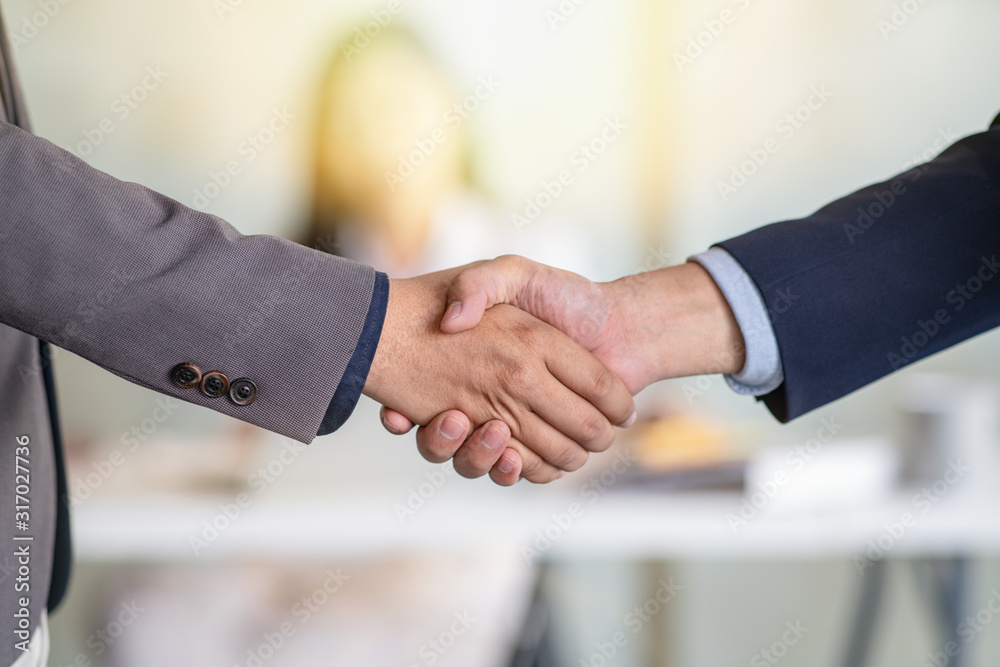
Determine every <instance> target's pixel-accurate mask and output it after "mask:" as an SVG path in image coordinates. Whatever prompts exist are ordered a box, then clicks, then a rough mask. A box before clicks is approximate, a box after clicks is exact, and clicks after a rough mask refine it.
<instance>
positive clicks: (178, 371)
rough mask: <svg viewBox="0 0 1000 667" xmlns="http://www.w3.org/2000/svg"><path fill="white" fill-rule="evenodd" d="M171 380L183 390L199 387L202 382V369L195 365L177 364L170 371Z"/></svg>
mask: <svg viewBox="0 0 1000 667" xmlns="http://www.w3.org/2000/svg"><path fill="white" fill-rule="evenodd" d="M170 379H171V381H173V383H174V384H175V385H177V386H178V387H181V388H182V389H190V388H191V387H197V386H198V384H199V383H200V382H201V369H200V368H198V367H197V366H195V365H194V364H177V365H176V366H174V368H173V370H171V371H170Z"/></svg>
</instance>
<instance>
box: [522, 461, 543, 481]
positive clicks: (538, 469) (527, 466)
mask: <svg viewBox="0 0 1000 667" xmlns="http://www.w3.org/2000/svg"><path fill="white" fill-rule="evenodd" d="M522 461H523V463H522V464H521V477H524V478H525V479H526V480H528V481H531V482H533V481H535V478H536V477H538V476H539V475H540V474H541V473H542V471H544V470H545V468H546V467H547V466H546V465H545V464H544V463H542V462H541V461H540V460H538V459H536V458H534V457H532V458H531V459H530V460H528V461H524V458H523V457H522Z"/></svg>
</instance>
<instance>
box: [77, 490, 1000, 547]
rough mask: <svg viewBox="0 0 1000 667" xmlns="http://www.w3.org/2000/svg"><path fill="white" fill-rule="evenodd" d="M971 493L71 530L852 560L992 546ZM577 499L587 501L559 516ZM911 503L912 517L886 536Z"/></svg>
mask: <svg viewBox="0 0 1000 667" xmlns="http://www.w3.org/2000/svg"><path fill="white" fill-rule="evenodd" d="M998 486H1000V485H998ZM967 491H969V490H967V489H957V490H955V491H954V492H953V493H952V494H951V495H949V496H947V497H945V498H943V499H941V500H940V501H939V502H938V503H936V504H934V505H933V506H932V507H931V508H930V509H929V510H928V511H927V512H926V513H923V514H921V513H920V512H919V510H918V509H916V508H915V506H914V503H913V502H912V498H913V495H914V492H913V491H908V492H905V493H904V492H900V493H899V495H898V496H893V497H890V498H887V499H885V500H884V501H883V502H881V503H878V504H877V505H874V506H871V507H866V508H864V509H854V510H850V511H843V512H826V513H823V514H813V515H802V516H797V517H796V516H780V517H778V516H769V515H767V514H765V513H763V512H762V513H761V515H760V516H757V517H755V518H754V519H752V520H750V521H749V522H748V524H747V525H745V526H743V527H741V528H740V529H739V530H738V531H737V532H735V533H734V531H733V529H732V528H731V527H730V525H729V521H728V516H729V515H730V514H737V513H738V512H739V508H740V503H741V502H742V500H743V498H742V496H741V495H739V494H736V493H677V494H662V493H646V492H641V493H640V492H630V491H621V492H618V491H612V492H609V493H606V494H605V495H603V496H600V497H599V498H598V499H597V500H596V501H595V502H593V503H588V502H587V501H586V500H585V499H582V498H581V497H580V496H574V495H565V496H561V495H559V494H554V493H553V494H542V493H533V494H516V493H511V494H510V497H509V498H506V499H503V500H498V496H496V495H487V494H484V495H482V496H480V495H478V494H477V493H472V492H470V493H463V494H450V495H449V497H440V498H434V499H432V501H431V502H428V503H427V505H426V506H424V507H422V508H420V509H418V510H417V511H416V513H415V515H414V516H412V517H410V518H409V519H408V520H407V521H406V522H405V523H402V522H401V521H400V519H399V517H398V516H397V514H396V511H395V510H394V504H393V502H394V500H393V501H387V500H386V499H385V498H379V497H377V496H373V497H370V498H365V497H357V496H351V497H344V498H341V497H338V496H337V495H336V494H331V495H330V496H328V497H308V498H299V497H288V496H287V495H282V497H280V498H279V497H277V496H273V497H263V498H260V499H258V500H256V501H255V503H254V504H253V505H252V506H251V507H249V508H245V509H241V511H240V514H239V516H237V517H236V518H235V519H228V518H227V519H218V521H217V523H218V525H219V526H226V525H227V523H228V527H224V528H223V529H222V530H220V531H219V535H218V537H217V538H216V539H215V540H214V541H212V542H209V545H208V546H207V548H204V549H202V550H201V553H200V555H196V553H195V549H194V548H193V547H192V545H191V538H192V537H193V536H196V537H200V538H202V539H204V535H203V532H204V528H205V523H204V522H206V521H208V522H211V521H213V520H214V519H217V518H218V517H223V516H225V515H224V514H223V511H222V509H221V508H220V505H221V504H223V503H232V498H217V499H208V498H192V497H141V498H129V499H125V498H113V497H108V498H103V499H102V498H94V499H91V500H89V501H87V502H86V503H84V504H83V505H82V506H80V507H77V508H74V510H73V526H74V531H73V535H74V540H75V548H76V553H77V557H78V558H79V559H81V560H84V561H92V562H118V561H190V560H199V559H212V560H219V559H243V558H257V557H273V558H280V559H302V558H323V559H340V560H352V559H367V558H373V557H379V556H393V555H398V554H402V553H406V552H413V551H416V552H424V553H427V552H435V551H442V552H443V551H448V552H451V551H459V552H461V551H472V550H475V551H481V550H483V549H486V548H490V549H498V548H510V549H517V550H521V549H522V548H523V547H525V546H527V547H530V548H536V547H537V546H538V545H539V544H541V545H544V544H545V542H544V541H542V542H541V543H539V539H540V538H539V536H540V535H544V534H545V533H546V532H548V533H549V537H548V538H546V539H548V541H549V542H550V546H549V547H548V548H544V549H541V550H539V553H540V557H541V558H544V559H577V558H608V559H623V560H640V559H643V560H686V559H740V558H768V559H812V558H830V557H851V556H854V555H861V554H864V553H865V552H866V551H868V549H869V548H870V547H871V545H872V543H874V544H876V545H878V543H879V540H880V538H881V541H882V546H881V547H880V548H882V549H883V551H884V552H885V555H886V557H892V558H899V557H938V556H950V555H954V554H964V555H969V556H985V555H998V554H1000V515H998V512H997V509H996V508H997V507H1000V488H998V489H997V490H995V491H985V492H982V493H969V492H967ZM457 498H460V500H458V499H457ZM572 503H577V504H578V505H579V506H580V508H582V511H581V512H577V514H578V516H577V517H576V518H573V517H570V519H571V523H569V524H568V525H567V521H566V518H567V517H568V516H569V514H570V512H569V508H570V506H571V504H572ZM765 510H766V507H765ZM907 512H909V513H910V514H911V515H913V517H914V520H913V521H912V522H911V523H912V525H911V526H909V527H906V526H904V530H903V532H902V534H901V535H900V534H899V530H898V528H897V529H895V533H896V534H893V531H894V525H895V524H898V523H900V522H901V517H902V516H903V515H904V513H907ZM560 519H561V521H562V525H560ZM564 526H565V527H564ZM897 535H898V537H897ZM885 536H888V537H885ZM553 538H554V539H553ZM890 542H891V544H890ZM887 544H888V548H885V547H886V545H887Z"/></svg>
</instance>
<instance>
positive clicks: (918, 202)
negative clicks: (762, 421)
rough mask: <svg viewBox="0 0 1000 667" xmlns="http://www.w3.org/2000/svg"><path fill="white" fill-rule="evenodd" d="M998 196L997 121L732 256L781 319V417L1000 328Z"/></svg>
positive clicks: (775, 396)
mask: <svg viewBox="0 0 1000 667" xmlns="http://www.w3.org/2000/svg"><path fill="white" fill-rule="evenodd" d="M998 193H1000V125H998V123H997V122H996V121H995V122H994V124H993V127H992V128H991V130H990V131H988V132H984V133H981V134H978V135H974V136H972V137H968V138H966V139H963V140H962V141H960V142H958V143H957V144H955V145H954V146H952V147H950V148H949V149H948V150H946V151H945V152H944V153H942V155H940V156H939V157H938V158H936V159H934V160H933V161H931V162H930V163H928V164H926V165H922V166H920V167H917V168H915V169H913V170H911V171H909V172H907V173H905V174H902V175H900V176H898V177H896V178H894V179H891V180H889V181H886V182H884V183H879V184H876V185H873V186H870V187H867V188H864V189H862V190H859V191H858V192H855V193H853V194H851V195H849V196H847V197H844V198H842V199H840V200H838V201H836V202H833V203H831V204H829V205H827V206H825V207H823V208H822V209H820V210H819V211H817V212H816V213H814V214H813V215H811V216H809V217H807V218H804V219H801V220H793V221H787V222H781V223H776V224H773V225H769V226H767V227H762V228H760V229H757V230H754V231H752V232H749V233H747V234H745V235H743V236H740V237H737V238H735V239H730V240H729V241H725V242H723V243H721V244H720V245H721V246H722V247H723V248H724V249H725V250H727V251H728V252H729V253H730V254H732V255H733V256H734V257H735V258H736V259H737V261H739V263H740V264H741V265H742V266H743V267H744V268H745V269H746V270H747V272H748V273H749V274H750V276H751V277H752V278H753V280H754V283H755V284H756V285H757V286H758V288H759V289H760V291H761V294H762V295H763V297H764V300H765V303H766V304H767V307H768V310H769V311H771V321H772V324H773V327H774V332H775V335H776V337H777V340H778V344H779V345H780V348H781V357H782V365H783V370H784V378H785V381H784V383H783V384H782V386H781V387H779V388H778V390H776V391H774V392H772V393H771V394H769V395H767V396H766V397H765V399H764V400H765V402H766V403H767V405H768V407H769V408H770V409H771V411H772V412H773V413H774V414H775V416H776V417H778V418H779V419H781V420H782V421H786V420H788V419H793V418H795V417H797V416H798V415H801V414H803V413H805V412H808V411H809V410H812V409H815V408H817V407H819V406H821V405H824V404H826V403H829V402H830V401H833V400H836V399H838V398H840V397H841V396H844V395H845V394H848V393H850V392H852V391H854V390H856V389H858V388H860V387H862V386H864V385H866V384H869V383H871V382H873V381H875V380H877V379H879V378H881V377H883V376H885V375H888V374H889V373H891V372H893V371H895V370H897V369H899V368H901V367H902V366H904V365H907V364H909V363H912V362H913V361H916V360H918V359H921V358H923V357H926V356H928V355H930V354H933V353H935V352H938V351H940V350H943V349H945V348H947V347H950V346H952V345H955V344H957V343H959V342H961V341H963V340H966V339H968V338H970V337H972V336H975V335H977V334H979V333H982V332H984V331H986V330H988V329H991V328H993V327H995V326H997V325H998V324H1000V308H998V305H1000V280H994V279H993V277H994V276H995V275H996V274H997V273H998V272H1000V271H998V269H997V263H996V259H994V255H995V254H1000V226H998V225H997V220H998V217H1000V194H998ZM970 285H971V286H972V287H974V288H976V292H975V293H974V294H973V293H972V292H971V291H968V292H967V294H963V291H962V290H963V289H966V288H967V286H970Z"/></svg>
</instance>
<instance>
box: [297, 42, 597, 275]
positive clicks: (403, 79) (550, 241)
mask: <svg viewBox="0 0 1000 667" xmlns="http://www.w3.org/2000/svg"><path fill="white" fill-rule="evenodd" d="M350 44H351V41H350V38H347V39H345V41H343V42H341V43H339V44H337V47H336V49H335V50H334V55H333V57H332V59H331V62H330V64H329V66H328V67H327V70H326V72H325V74H324V76H323V78H322V81H321V82H320V86H319V94H318V104H317V120H316V131H315V137H316V139H315V141H314V142H313V147H314V151H315V153H314V157H313V191H312V211H311V218H310V220H309V223H308V229H307V230H306V233H305V236H304V237H303V238H302V242H303V244H305V245H307V246H310V247H315V248H319V249H321V250H325V251H327V252H331V253H333V254H337V255H340V256H342V257H347V258H349V259H353V260H355V261H358V262H361V263H363V264H370V265H372V266H377V267H379V269H380V270H383V271H385V273H386V274H387V275H389V276H390V277H392V278H407V277H411V276H416V275H421V274H424V273H428V272H431V271H438V270H441V269H445V268H448V267H452V266H457V265H460V264H465V263H468V262H471V261H475V260H478V259H481V258H483V257H495V256H496V255H498V254H502V253H515V254H521V255H525V254H529V253H530V255H531V256H532V258H534V259H536V260H539V261H543V262H545V263H547V264H551V265H555V266H560V267H563V268H570V269H575V270H578V271H583V270H587V269H588V268H590V266H589V263H588V261H587V260H588V257H589V252H588V251H589V247H588V241H587V239H586V238H585V237H584V236H583V235H581V234H574V233H569V232H572V231H573V229H572V228H570V229H567V228H566V226H567V225H566V224H561V221H559V220H548V221H547V223H546V225H544V226H539V228H538V229H534V230H532V232H533V235H532V236H530V237H528V236H520V235H512V234H509V233H507V230H506V229H505V227H504V226H503V225H502V223H501V221H500V216H499V215H498V212H497V211H496V210H495V209H494V207H493V206H492V202H491V200H490V198H489V197H488V195H487V194H486V193H485V192H484V188H483V186H482V184H480V183H478V182H477V181H476V178H475V174H474V171H475V169H474V163H475V159H474V156H475V154H476V148H475V141H474V133H473V132H472V130H471V128H470V125H471V124H472V123H473V119H472V118H473V115H474V114H475V113H476V112H477V111H478V109H479V107H480V106H481V105H482V104H483V103H484V102H485V101H486V100H487V99H488V98H489V97H490V96H491V95H492V94H493V93H494V92H495V90H496V89H497V87H499V86H500V85H501V83H500V82H498V81H496V80H495V79H493V78H491V77H482V78H480V79H479V80H478V81H476V82H475V84H474V85H473V86H472V89H471V91H470V93H469V94H468V95H466V96H464V97H462V96H460V95H459V94H458V93H457V92H456V86H455V85H454V84H453V82H452V81H451V79H450V77H448V76H447V75H446V73H445V71H444V68H443V67H442V66H441V65H440V64H439V63H438V62H437V61H436V60H435V58H433V57H432V55H431V54H430V53H429V52H428V50H427V49H426V48H425V47H424V46H423V44H421V42H420V41H419V40H418V39H417V37H416V36H415V35H414V34H413V32H411V31H410V30H407V29H406V28H403V27H399V26H398V24H397V25H394V26H392V27H390V28H388V29H386V30H384V31H382V32H381V33H380V34H379V35H377V36H376V37H373V38H372V39H371V41H370V43H369V44H368V46H366V47H365V49H364V50H362V51H360V52H356V49H354V50H352V49H350V48H346V47H348V46H349V45H350ZM566 222H567V223H568V221H566Z"/></svg>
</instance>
